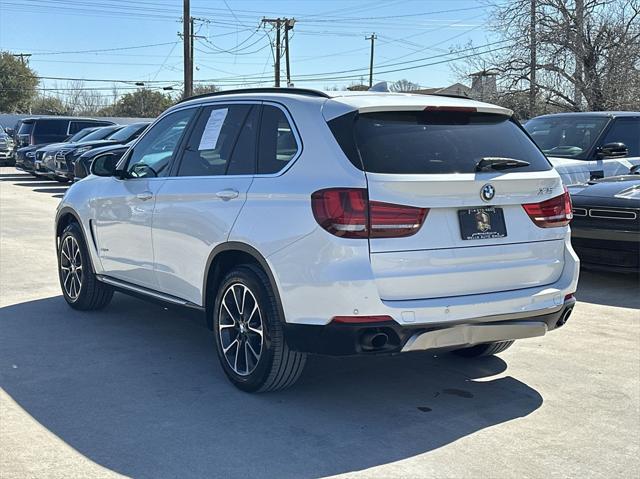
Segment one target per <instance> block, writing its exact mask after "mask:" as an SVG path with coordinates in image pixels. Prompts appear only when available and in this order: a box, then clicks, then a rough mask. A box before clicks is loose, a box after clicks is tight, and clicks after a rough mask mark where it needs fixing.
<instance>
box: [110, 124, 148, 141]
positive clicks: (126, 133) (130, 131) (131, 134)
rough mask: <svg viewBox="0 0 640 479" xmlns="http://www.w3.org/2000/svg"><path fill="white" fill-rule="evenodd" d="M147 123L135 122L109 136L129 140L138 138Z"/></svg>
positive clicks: (116, 139) (113, 138)
mask: <svg viewBox="0 0 640 479" xmlns="http://www.w3.org/2000/svg"><path fill="white" fill-rule="evenodd" d="M146 127H147V125H140V124H133V125H129V126H125V127H124V128H123V129H122V130H118V131H117V132H115V133H114V134H113V135H111V136H110V137H109V139H110V140H115V141H121V142H129V141H131V140H132V139H133V138H136V137H137V136H138V135H139V134H140V132H141V131H142V130H144V129H145V128H146Z"/></svg>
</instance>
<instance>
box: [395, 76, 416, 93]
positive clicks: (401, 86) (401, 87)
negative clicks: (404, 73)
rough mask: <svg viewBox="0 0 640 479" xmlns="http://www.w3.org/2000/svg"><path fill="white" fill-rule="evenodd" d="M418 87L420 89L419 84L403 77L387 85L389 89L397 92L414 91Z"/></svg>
mask: <svg viewBox="0 0 640 479" xmlns="http://www.w3.org/2000/svg"><path fill="white" fill-rule="evenodd" d="M419 89H420V85H418V84H416V83H413V82H410V81H409V80H405V79H402V80H398V81H395V82H393V83H392V84H391V86H389V90H391V91H397V92H401V91H414V90H419Z"/></svg>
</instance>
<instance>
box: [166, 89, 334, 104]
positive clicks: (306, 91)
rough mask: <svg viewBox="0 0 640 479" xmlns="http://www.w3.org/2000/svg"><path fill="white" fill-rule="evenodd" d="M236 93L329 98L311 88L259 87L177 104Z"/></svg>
mask: <svg viewBox="0 0 640 479" xmlns="http://www.w3.org/2000/svg"><path fill="white" fill-rule="evenodd" d="M238 93H285V94H287V93H288V94H291V95H307V96H316V97H320V98H331V97H330V96H329V95H327V94H326V93H325V92H323V91H320V90H312V89H311V88H290V87H285V88H278V87H261V88H238V89H237V90H225V91H216V92H212V93H203V94H202V95H195V96H190V97H189V98H184V99H182V100H180V101H179V102H178V103H183V102H185V101H189V100H197V99H199V98H209V97H215V96H223V95H235V94H238Z"/></svg>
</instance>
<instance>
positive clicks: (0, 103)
mask: <svg viewBox="0 0 640 479" xmlns="http://www.w3.org/2000/svg"><path fill="white" fill-rule="evenodd" d="M36 86H38V77H37V75H36V73H35V72H34V71H33V70H32V69H31V68H29V67H28V66H27V65H25V64H23V63H22V62H21V61H20V60H18V59H17V58H16V57H14V56H13V55H11V54H10V53H8V52H0V111H5V112H9V113H14V112H21V111H28V110H29V105H30V104H31V101H32V100H33V99H34V98H35V96H36Z"/></svg>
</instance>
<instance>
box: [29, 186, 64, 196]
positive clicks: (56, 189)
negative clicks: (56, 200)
mask: <svg viewBox="0 0 640 479" xmlns="http://www.w3.org/2000/svg"><path fill="white" fill-rule="evenodd" d="M68 189H69V188H68V187H67V186H58V187H53V188H34V189H33V191H34V192H36V193H50V194H58V193H64V192H65V191H67V190H68Z"/></svg>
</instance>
